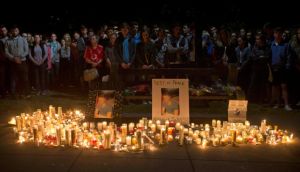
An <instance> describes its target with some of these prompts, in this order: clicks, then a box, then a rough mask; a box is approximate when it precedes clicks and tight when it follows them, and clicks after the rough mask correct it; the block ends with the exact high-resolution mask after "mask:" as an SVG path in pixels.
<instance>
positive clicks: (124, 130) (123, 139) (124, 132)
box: [121, 124, 127, 144]
mask: <svg viewBox="0 0 300 172" xmlns="http://www.w3.org/2000/svg"><path fill="white" fill-rule="evenodd" d="M126 136H127V124H122V126H121V143H123V144H126Z"/></svg>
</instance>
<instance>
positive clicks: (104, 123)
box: [102, 121, 107, 130]
mask: <svg viewBox="0 0 300 172" xmlns="http://www.w3.org/2000/svg"><path fill="white" fill-rule="evenodd" d="M106 128H107V122H106V121H103V122H102V129H103V130H106Z"/></svg>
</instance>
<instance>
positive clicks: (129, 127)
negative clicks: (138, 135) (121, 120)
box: [128, 122, 134, 133]
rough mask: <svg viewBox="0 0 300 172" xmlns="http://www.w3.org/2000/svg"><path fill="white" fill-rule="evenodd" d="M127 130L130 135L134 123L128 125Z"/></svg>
mask: <svg viewBox="0 0 300 172" xmlns="http://www.w3.org/2000/svg"><path fill="white" fill-rule="evenodd" d="M128 129H129V132H130V133H131V132H133V130H134V123H133V122H131V123H129V125H128Z"/></svg>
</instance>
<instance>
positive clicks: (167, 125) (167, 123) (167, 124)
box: [165, 120, 170, 128]
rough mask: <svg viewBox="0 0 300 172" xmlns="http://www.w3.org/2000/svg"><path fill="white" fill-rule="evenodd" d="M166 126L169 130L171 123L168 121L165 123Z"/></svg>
mask: <svg viewBox="0 0 300 172" xmlns="http://www.w3.org/2000/svg"><path fill="white" fill-rule="evenodd" d="M165 125H166V128H168V127H169V125H170V122H169V120H166V121H165Z"/></svg>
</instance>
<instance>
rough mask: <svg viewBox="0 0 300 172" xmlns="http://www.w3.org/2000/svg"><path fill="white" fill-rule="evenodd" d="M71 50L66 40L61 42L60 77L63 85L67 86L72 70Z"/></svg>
mask: <svg viewBox="0 0 300 172" xmlns="http://www.w3.org/2000/svg"><path fill="white" fill-rule="evenodd" d="M70 62H71V50H70V46H69V44H67V42H66V40H64V39H62V40H61V49H60V64H61V70H60V77H61V83H62V84H63V85H64V86H66V85H67V84H69V81H70V76H71V75H70V74H71V73H70V70H71V65H70Z"/></svg>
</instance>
